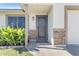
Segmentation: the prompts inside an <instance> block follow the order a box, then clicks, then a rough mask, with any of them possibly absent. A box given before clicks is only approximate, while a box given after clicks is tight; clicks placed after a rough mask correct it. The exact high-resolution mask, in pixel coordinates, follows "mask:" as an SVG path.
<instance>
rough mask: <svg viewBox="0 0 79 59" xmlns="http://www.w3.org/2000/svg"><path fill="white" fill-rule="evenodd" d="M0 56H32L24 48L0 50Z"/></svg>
mask: <svg viewBox="0 0 79 59" xmlns="http://www.w3.org/2000/svg"><path fill="white" fill-rule="evenodd" d="M0 56H32V54H31V53H30V52H29V51H28V50H26V49H25V48H7V49H0Z"/></svg>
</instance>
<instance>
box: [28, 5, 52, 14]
mask: <svg viewBox="0 0 79 59" xmlns="http://www.w3.org/2000/svg"><path fill="white" fill-rule="evenodd" d="M28 6H29V8H28V11H29V12H35V13H48V12H49V10H50V9H51V5H41V4H30V5H28Z"/></svg>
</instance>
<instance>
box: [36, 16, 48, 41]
mask: <svg viewBox="0 0 79 59" xmlns="http://www.w3.org/2000/svg"><path fill="white" fill-rule="evenodd" d="M36 17H37V19H36V20H37V32H38V37H37V42H47V36H48V35H47V27H48V22H47V16H36Z"/></svg>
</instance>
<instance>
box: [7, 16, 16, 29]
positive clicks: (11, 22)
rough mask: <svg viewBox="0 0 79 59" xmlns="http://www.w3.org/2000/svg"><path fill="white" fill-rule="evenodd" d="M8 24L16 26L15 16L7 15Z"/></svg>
mask: <svg viewBox="0 0 79 59" xmlns="http://www.w3.org/2000/svg"><path fill="white" fill-rule="evenodd" d="M8 26H11V27H14V28H16V27H17V17H15V16H9V17H8Z"/></svg>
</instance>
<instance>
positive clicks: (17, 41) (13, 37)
mask: <svg viewBox="0 0 79 59" xmlns="http://www.w3.org/2000/svg"><path fill="white" fill-rule="evenodd" d="M24 40H25V31H24V28H16V29H15V28H11V27H7V28H0V46H6V45H7V46H13V45H14V46H16V45H24V42H25V41H24Z"/></svg>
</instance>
